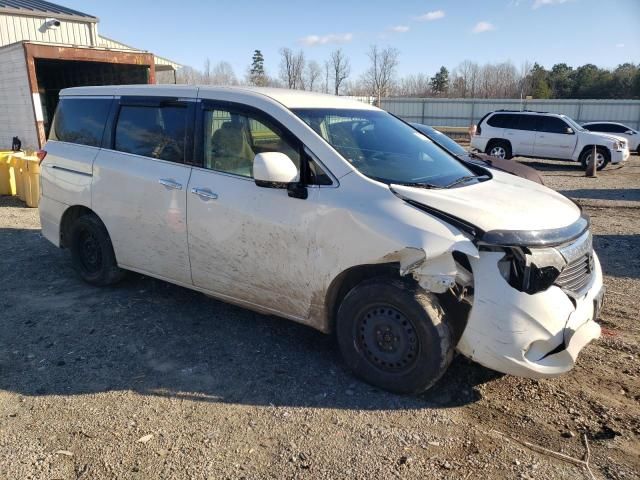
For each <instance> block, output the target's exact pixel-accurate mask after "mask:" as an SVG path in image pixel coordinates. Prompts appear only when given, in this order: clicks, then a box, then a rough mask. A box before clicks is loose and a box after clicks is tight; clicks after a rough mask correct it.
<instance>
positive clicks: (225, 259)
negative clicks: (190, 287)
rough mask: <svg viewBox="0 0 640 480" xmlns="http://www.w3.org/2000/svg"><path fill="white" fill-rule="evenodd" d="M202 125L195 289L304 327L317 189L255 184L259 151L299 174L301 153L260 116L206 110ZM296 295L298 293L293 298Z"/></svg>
mask: <svg viewBox="0 0 640 480" xmlns="http://www.w3.org/2000/svg"><path fill="white" fill-rule="evenodd" d="M201 117H202V118H201V119H199V120H198V121H197V124H198V128H201V129H202V130H201V131H200V133H199V134H198V140H197V141H198V144H199V145H200V146H201V147H198V148H202V150H203V152H202V154H201V155H202V158H203V162H202V163H203V165H202V167H200V168H198V167H194V168H193V173H192V174H191V179H190V181H189V191H188V194H187V208H188V212H189V219H188V225H189V256H190V259H191V271H192V276H193V283H194V285H196V286H197V287H200V288H203V289H206V290H209V291H211V292H212V293H214V294H215V295H216V296H219V297H222V298H225V299H227V300H230V301H235V302H236V303H240V304H245V305H251V306H254V307H256V306H259V307H261V308H263V309H265V311H269V312H273V313H278V314H282V315H284V316H287V317H289V318H296V319H298V320H300V321H304V319H306V318H307V317H308V310H309V307H310V305H311V303H312V293H313V292H311V291H310V290H311V289H308V290H305V289H304V288H301V285H303V286H304V285H305V284H306V285H308V284H309V279H310V278H311V276H312V275H313V274H314V268H313V262H312V259H313V252H315V251H317V249H316V248H314V245H315V233H314V232H315V229H314V223H315V220H317V218H318V211H319V210H321V209H319V207H318V203H317V198H318V192H319V188H318V187H310V188H308V189H307V190H308V197H307V198H306V199H301V198H293V197H291V196H289V194H288V191H287V190H286V189H282V188H267V187H260V186H257V185H256V183H255V181H254V180H253V178H252V166H253V159H254V157H255V155H256V154H257V153H263V152H268V151H279V152H281V153H285V154H287V156H289V158H291V160H292V161H293V163H294V164H295V165H296V166H297V167H298V169H299V171H300V165H301V156H302V148H301V145H299V142H297V140H296V139H295V138H292V137H290V136H289V135H288V134H287V133H286V132H285V131H284V130H283V129H282V127H279V126H278V125H277V124H275V123H272V121H271V120H270V119H268V118H266V117H261V116H260V113H259V112H253V111H251V110H243V109H241V108H240V107H232V106H228V105H227V106H216V105H209V106H205V107H203V111H202V112H201ZM294 292H295V293H294Z"/></svg>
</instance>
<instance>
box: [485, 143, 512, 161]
mask: <svg viewBox="0 0 640 480" xmlns="http://www.w3.org/2000/svg"><path fill="white" fill-rule="evenodd" d="M485 153H486V154H487V155H491V156H492V157H498V158H504V159H506V160H509V159H510V158H512V155H511V144H510V143H509V142H505V141H504V140H492V141H490V142H489V144H488V145H487V149H486V150H485Z"/></svg>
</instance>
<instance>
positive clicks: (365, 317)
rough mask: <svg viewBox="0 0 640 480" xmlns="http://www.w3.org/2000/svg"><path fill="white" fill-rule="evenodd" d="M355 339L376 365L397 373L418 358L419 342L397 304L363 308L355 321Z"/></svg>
mask: <svg viewBox="0 0 640 480" xmlns="http://www.w3.org/2000/svg"><path fill="white" fill-rule="evenodd" d="M355 334H356V343H357V345H358V347H359V349H360V351H361V352H362V354H363V355H364V357H365V358H366V359H367V360H368V361H369V362H370V363H371V364H372V365H373V366H375V367H376V368H378V369H380V370H382V371H385V372H389V373H398V372H402V371H405V370H407V369H409V368H411V367H412V366H413V365H414V364H415V363H416V361H417V359H418V353H419V351H420V343H419V340H418V335H417V332H416V329H415V327H414V325H413V323H412V322H411V321H410V320H409V319H408V318H407V317H406V316H405V315H404V314H403V313H402V312H401V311H400V310H398V309H397V308H395V307H393V306H391V305H386V304H380V305H376V306H373V307H369V308H367V309H365V310H364V311H363V312H361V314H360V315H359V317H358V320H357V321H356V331H355Z"/></svg>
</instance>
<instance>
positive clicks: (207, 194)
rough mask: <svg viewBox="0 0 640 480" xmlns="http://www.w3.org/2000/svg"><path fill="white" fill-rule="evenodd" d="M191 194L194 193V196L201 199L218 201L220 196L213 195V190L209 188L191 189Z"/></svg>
mask: <svg viewBox="0 0 640 480" xmlns="http://www.w3.org/2000/svg"><path fill="white" fill-rule="evenodd" d="M191 193H193V194H194V195H198V196H199V197H200V198H208V199H210V200H217V199H218V194H217V193H213V192H212V191H211V190H209V189H207V188H199V187H193V188H192V189H191Z"/></svg>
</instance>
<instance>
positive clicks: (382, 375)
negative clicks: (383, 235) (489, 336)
mask: <svg viewBox="0 0 640 480" xmlns="http://www.w3.org/2000/svg"><path fill="white" fill-rule="evenodd" d="M336 330H337V336H338V343H339V345H340V350H341V352H342V356H343V357H344V359H345V362H346V363H347V366H348V367H349V368H350V369H351V370H353V372H354V373H355V374H356V375H357V376H359V377H361V378H362V379H363V380H365V381H366V382H368V383H370V384H372V385H375V386H377V387H380V388H383V389H385V390H390V391H392V392H396V393H420V392H423V391H425V390H427V389H428V388H430V387H431V386H433V384H435V383H436V382H437V381H438V379H439V378H440V377H441V376H442V374H443V373H444V372H445V371H446V370H447V368H448V366H449V364H450V363H451V359H452V358H453V351H454V345H453V339H452V333H451V330H450V329H449V327H448V326H447V324H446V323H445V322H444V312H443V310H442V307H441V306H440V303H439V302H438V299H437V298H436V297H435V295H433V294H431V293H428V292H426V291H424V290H422V289H421V288H419V287H418V286H411V285H407V284H405V283H404V282H401V281H400V280H391V279H373V280H370V281H366V282H363V283H361V284H360V285H358V286H356V287H355V288H353V289H352V290H351V291H350V292H349V293H348V294H347V296H346V297H345V298H344V300H343V301H342V304H341V305H340V308H339V309H338V317H337V327H336Z"/></svg>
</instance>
